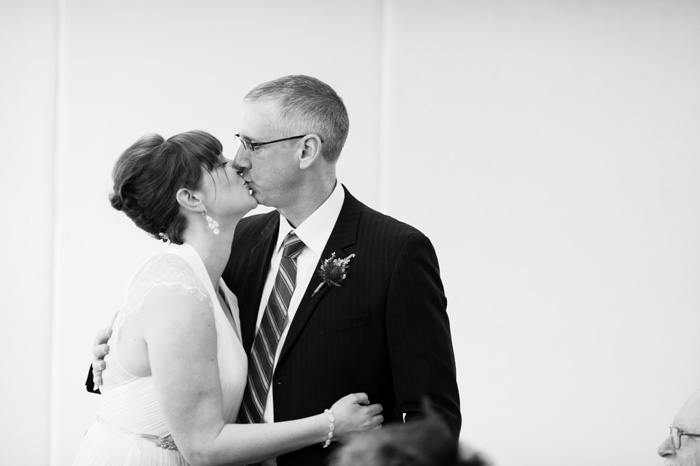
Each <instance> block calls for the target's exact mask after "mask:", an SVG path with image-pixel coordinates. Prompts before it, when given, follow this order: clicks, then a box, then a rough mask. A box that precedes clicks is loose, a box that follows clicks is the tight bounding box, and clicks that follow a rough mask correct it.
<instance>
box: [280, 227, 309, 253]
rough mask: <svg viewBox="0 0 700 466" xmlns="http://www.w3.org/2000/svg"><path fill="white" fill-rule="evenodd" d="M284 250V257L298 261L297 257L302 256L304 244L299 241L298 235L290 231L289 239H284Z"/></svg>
mask: <svg viewBox="0 0 700 466" xmlns="http://www.w3.org/2000/svg"><path fill="white" fill-rule="evenodd" d="M283 245H284V249H283V250H282V257H289V258H290V259H296V257H297V256H298V255H299V254H301V251H302V249H304V246H305V244H304V242H303V241H302V240H300V239H299V237H298V236H297V234H296V233H294V232H293V231H290V232H289V234H288V235H287V237H286V238H285V239H284V243H283Z"/></svg>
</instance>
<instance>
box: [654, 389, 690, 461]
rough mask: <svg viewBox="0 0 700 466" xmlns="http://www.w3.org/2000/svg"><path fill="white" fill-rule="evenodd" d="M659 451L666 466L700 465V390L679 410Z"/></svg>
mask: <svg viewBox="0 0 700 466" xmlns="http://www.w3.org/2000/svg"><path fill="white" fill-rule="evenodd" d="M658 453H659V456H660V457H662V458H663V459H664V464H665V465H666V466H700V390H697V391H695V392H694V393H693V394H692V395H690V398H688V399H687V400H686V402H685V403H684V404H683V406H682V407H681V409H680V411H678V414H676V417H675V418H674V419H673V425H672V426H671V433H670V435H669V436H668V438H666V440H664V441H663V443H662V444H661V445H660V446H659V450H658Z"/></svg>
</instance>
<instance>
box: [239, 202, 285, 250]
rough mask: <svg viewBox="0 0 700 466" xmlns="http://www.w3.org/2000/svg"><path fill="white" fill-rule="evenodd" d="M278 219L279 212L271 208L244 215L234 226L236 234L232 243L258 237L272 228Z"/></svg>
mask: <svg viewBox="0 0 700 466" xmlns="http://www.w3.org/2000/svg"><path fill="white" fill-rule="evenodd" d="M278 221H279V212H277V211H276V210H272V211H270V212H266V213H262V214H255V215H250V216H248V217H244V218H243V219H241V221H240V222H238V225H237V226H236V234H235V236H234V238H233V241H234V243H238V242H247V241H252V240H255V239H256V238H259V237H260V235H261V234H262V233H263V232H265V231H267V230H268V229H269V228H273V227H274V226H275V225H276V224H277V222H278Z"/></svg>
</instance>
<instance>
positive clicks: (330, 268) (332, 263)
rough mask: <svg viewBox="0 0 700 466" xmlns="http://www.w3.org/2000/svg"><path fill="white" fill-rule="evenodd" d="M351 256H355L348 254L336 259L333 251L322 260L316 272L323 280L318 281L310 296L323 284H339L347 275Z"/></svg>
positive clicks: (330, 285)
mask: <svg viewBox="0 0 700 466" xmlns="http://www.w3.org/2000/svg"><path fill="white" fill-rule="evenodd" d="M353 257H355V254H350V255H349V256H348V257H346V258H345V259H337V258H336V257H335V253H333V254H331V257H329V258H328V259H326V260H324V261H323V264H321V268H320V269H319V270H318V274H319V275H320V276H321V278H323V281H322V282H321V283H319V285H318V286H317V287H316V289H315V290H314V292H313V293H312V294H311V297H313V296H314V295H315V294H316V293H318V292H319V291H320V290H321V288H323V285H328V286H329V287H332V286H340V284H341V283H342V281H343V280H345V277H347V273H346V271H347V268H348V264H349V263H350V260H351V259H352V258H353Z"/></svg>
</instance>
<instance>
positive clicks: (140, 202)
mask: <svg viewBox="0 0 700 466" xmlns="http://www.w3.org/2000/svg"><path fill="white" fill-rule="evenodd" d="M222 150H223V146H222V145H221V142H219V140H218V139H216V138H215V137H214V136H212V135H211V134H209V133H206V132H204V131H188V132H185V133H180V134H176V135H175V136H173V137H171V138H170V139H168V140H167V141H166V140H164V139H163V138H162V137H161V136H160V135H158V134H147V135H146V136H143V137H142V138H141V139H139V140H138V141H136V142H135V143H134V144H133V145H132V146H131V147H129V148H128V149H127V150H125V151H124V153H123V154H122V155H121V156H120V157H119V159H118V160H117V163H116V164H115V165H114V170H113V171H112V180H113V181H114V187H113V192H112V194H110V196H109V201H110V202H111V204H112V207H114V208H115V209H117V210H120V211H122V212H124V213H125V214H126V215H127V216H128V217H129V218H130V219H131V220H133V222H134V223H135V224H136V226H137V227H139V228H141V229H142V230H144V231H145V232H147V233H148V234H149V235H151V236H153V237H154V238H156V239H161V240H163V241H168V240H169V241H170V242H172V243H174V244H182V243H183V241H182V233H183V231H184V230H185V228H187V219H186V218H185V216H184V215H182V214H180V205H179V204H178V202H177V200H176V194H177V191H178V190H179V189H180V188H188V189H196V188H198V187H199V186H200V183H201V180H202V175H203V170H202V169H204V170H206V171H208V172H211V171H213V170H214V169H215V168H216V167H217V166H218V165H219V163H220V156H221V153H222Z"/></svg>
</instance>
